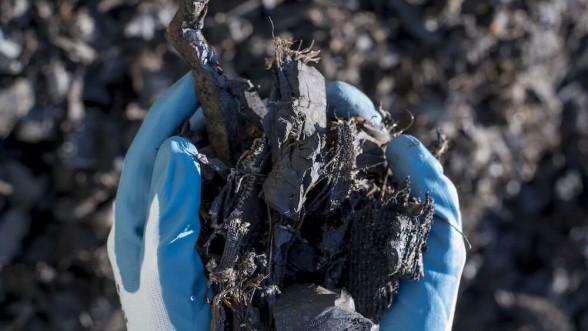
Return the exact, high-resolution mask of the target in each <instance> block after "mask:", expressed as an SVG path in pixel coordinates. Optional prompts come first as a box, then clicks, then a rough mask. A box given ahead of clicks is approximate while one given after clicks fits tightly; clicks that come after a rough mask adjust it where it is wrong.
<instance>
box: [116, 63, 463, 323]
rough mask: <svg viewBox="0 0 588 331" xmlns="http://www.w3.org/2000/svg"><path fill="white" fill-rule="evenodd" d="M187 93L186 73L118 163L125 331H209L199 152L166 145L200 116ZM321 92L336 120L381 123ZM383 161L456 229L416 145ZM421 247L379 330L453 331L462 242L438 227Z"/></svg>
mask: <svg viewBox="0 0 588 331" xmlns="http://www.w3.org/2000/svg"><path fill="white" fill-rule="evenodd" d="M193 86H194V81H193V78H192V75H191V74H188V75H186V76H184V77H183V78H182V79H181V80H179V81H178V82H177V83H176V84H174V86H172V87H171V88H170V89H169V90H168V91H167V92H166V93H165V94H164V95H163V96H162V97H161V98H160V99H159V100H158V101H157V102H156V103H155V104H154V105H153V107H152V108H151V110H150V111H149V112H148V114H147V116H146V117H145V120H144V122H143V125H142V126H141V128H140V130H139V132H138V133H137V136H136V137H135V139H134V141H133V144H132V145H131V147H130V149H129V151H128V154H127V157H126V159H125V164H124V167H123V172H122V175H121V180H120V185H119V191H118V194H117V198H116V202H115V221H114V224H113V227H112V230H111V233H110V236H109V238H108V253H109V258H110V261H111V264H112V267H113V271H114V276H115V281H116V283H117V289H118V291H119V295H120V298H121V304H122V308H123V311H124V312H125V319H126V321H127V327H128V329H129V330H150V329H155V330H171V329H179V330H200V329H201V330H207V329H208V328H209V325H210V317H211V315H210V306H209V304H207V303H206V300H205V294H206V293H205V292H206V282H207V280H206V278H205V276H204V268H203V265H202V261H201V260H200V257H199V256H198V254H197V253H196V250H195V249H194V246H195V244H196V241H197V239H198V235H199V232H200V221H199V218H198V210H199V205H200V190H201V187H200V170H199V167H198V163H197V162H196V161H195V156H196V153H197V151H196V148H195V147H194V146H193V145H192V144H191V143H190V142H188V141H187V140H185V139H183V138H179V137H172V138H167V137H169V136H171V135H172V134H173V132H174V131H175V129H176V128H178V127H179V126H180V124H181V122H182V121H183V119H184V118H186V117H188V116H190V115H192V114H193V113H194V112H195V110H196V109H197V108H198V102H197V100H196V97H195V93H194V88H193ZM327 93H328V99H329V104H330V108H329V109H330V110H331V111H334V112H336V114H337V115H338V116H361V117H365V118H372V120H374V121H375V122H376V123H378V122H379V121H381V119H380V118H379V114H378V113H377V112H376V111H375V109H374V108H373V105H372V104H371V102H370V100H369V98H367V97H366V96H365V95H364V94H363V93H361V92H360V91H358V90H357V89H355V88H353V87H351V86H350V85H347V84H345V83H334V84H331V85H330V86H329V88H328V90H327ZM199 115H201V114H198V113H196V115H195V116H193V117H192V120H191V122H192V125H193V127H202V119H203V117H202V116H199ZM387 156H388V160H389V163H390V166H391V167H392V170H393V172H394V174H395V176H397V178H405V177H407V176H411V178H412V179H413V180H412V189H413V190H412V192H413V194H414V195H416V196H420V197H424V194H425V193H426V192H430V193H431V195H432V196H433V198H434V199H435V207H436V211H435V215H436V218H442V219H444V220H445V221H447V222H450V223H452V224H454V225H455V226H456V227H458V228H461V220H460V215H459V208H458V202H457V194H456V192H455V188H454V187H453V185H452V184H451V182H450V181H449V180H448V179H447V178H446V177H445V176H443V174H442V168H441V166H440V164H439V163H438V162H437V160H435V159H434V158H433V157H432V156H431V155H430V154H429V153H428V151H427V150H426V149H425V148H424V147H423V146H422V145H421V144H420V143H419V142H418V140H416V139H414V138H412V137H409V136H401V137H399V138H397V139H395V140H394V141H393V142H391V143H390V144H389V146H388V149H387ZM185 183H191V185H185ZM428 244H429V247H430V248H429V252H427V254H425V258H424V260H425V278H424V279H423V280H421V281H420V282H408V281H405V282H403V284H402V285H401V289H400V293H399V295H398V297H397V302H396V303H395V305H394V306H393V307H392V309H391V310H390V312H389V313H388V314H387V315H386V316H385V318H384V319H383V321H382V323H381V329H382V330H388V329H391V328H394V329H397V330H438V329H445V328H447V329H448V328H450V327H451V321H452V319H453V311H454V308H455V301H456V296H457V288H458V285H459V278H460V275H461V271H462V269H463V264H464V260H465V250H464V246H463V242H462V241H461V237H460V236H459V235H458V234H456V232H455V231H453V230H452V229H451V228H450V227H449V226H448V225H447V224H444V223H443V222H439V221H436V222H434V224H433V229H432V232H431V235H430V236H429V241H428Z"/></svg>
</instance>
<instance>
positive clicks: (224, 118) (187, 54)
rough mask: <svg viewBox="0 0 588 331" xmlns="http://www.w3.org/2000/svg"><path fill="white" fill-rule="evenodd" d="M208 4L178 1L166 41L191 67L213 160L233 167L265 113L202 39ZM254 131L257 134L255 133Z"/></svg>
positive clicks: (251, 91)
mask: <svg viewBox="0 0 588 331" xmlns="http://www.w3.org/2000/svg"><path fill="white" fill-rule="evenodd" d="M207 11H208V0H202V1H190V0H185V1H182V3H181V6H180V9H179V10H178V12H177V13H176V16H175V17H174V18H173V20H172V22H171V23H170V26H169V28H168V31H167V38H168V40H169V41H170V43H171V44H172V45H174V47H175V48H176V49H177V50H178V51H179V52H180V53H181V54H182V55H183V57H184V59H186V61H188V63H189V64H190V66H191V67H192V70H193V73H194V77H195V82H196V95H197V97H198V100H199V101H200V102H201V104H202V109H203V111H204V115H205V117H206V127H207V132H208V137H209V141H210V144H211V145H212V147H213V149H214V150H215V152H216V155H217V157H218V158H219V159H220V160H222V161H223V162H225V163H226V164H234V163H235V161H236V160H238V159H239V157H240V156H241V153H243V152H244V151H245V150H246V149H247V148H249V146H250V145H251V142H252V141H253V139H255V138H257V137H259V135H257V133H258V132H261V131H260V130H259V128H260V125H261V123H262V120H263V118H264V117H265V114H266V112H267V111H266V109H265V106H264V105H263V103H262V102H261V98H260V97H259V95H257V93H256V92H255V88H254V86H253V85H252V84H251V83H250V82H249V81H247V80H242V79H237V80H230V79H229V78H227V77H226V76H225V74H224V72H223V70H222V68H221V67H220V64H219V62H218V57H217V55H216V53H215V51H214V50H213V49H212V47H210V46H209V45H208V43H207V41H206V39H205V38H204V36H203V35H202V31H201V29H202V26H203V20H204V17H205V16H206V13H207ZM256 129H257V130H256Z"/></svg>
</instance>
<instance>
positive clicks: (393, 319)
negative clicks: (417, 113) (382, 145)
mask: <svg viewBox="0 0 588 331" xmlns="http://www.w3.org/2000/svg"><path fill="white" fill-rule="evenodd" d="M327 96H328V100H327V101H328V103H329V105H330V107H329V109H330V111H331V112H332V114H331V116H332V117H335V116H337V117H348V116H362V117H365V118H379V114H378V112H377V111H376V109H375V108H374V105H373V103H372V102H371V100H369V98H368V97H367V96H366V95H365V94H364V93H363V92H361V91H360V90H358V89H356V88H355V87H353V86H351V85H349V84H347V83H343V82H333V83H331V84H329V85H328V87H327ZM386 157H387V160H388V164H389V166H390V168H391V170H392V173H393V175H394V177H395V180H396V181H399V182H400V181H403V180H405V179H406V178H410V180H411V189H412V191H411V195H412V196H415V197H418V198H420V199H425V196H426V194H427V193H429V194H430V195H431V197H432V198H433V199H434V208H435V217H434V222H433V226H432V229H431V233H430V235H429V238H428V240H427V245H428V250H427V252H426V253H425V254H424V256H423V260H424V266H425V277H424V278H423V279H421V280H420V281H418V282H417V281H408V280H403V281H401V283H400V290H399V293H398V295H397V296H396V298H395V302H394V304H393V306H392V307H391V308H390V310H389V311H388V312H387V313H386V314H385V315H384V317H383V319H382V321H381V322H380V330H383V331H387V330H408V331H412V330H414V331H417V330H418V331H422V330H448V329H450V328H451V324H452V321H453V313H454V310H455V304H456V301H457V293H458V288H459V282H460V278H461V273H462V271H463V266H464V264H465V256H466V254H465V246H464V243H463V238H462V237H461V235H460V234H459V233H458V232H457V231H456V230H455V229H453V228H452V227H451V226H450V225H449V224H447V223H451V224H452V225H453V226H454V227H455V228H457V229H459V230H460V231H461V228H462V223H461V216H460V212H459V201H458V197H457V192H456V190H455V187H454V186H453V184H452V183H451V181H450V180H449V179H448V178H447V177H445V175H443V168H442V166H441V164H440V163H439V162H438V161H437V160H436V159H435V158H434V157H433V155H431V153H429V151H427V149H426V148H425V147H424V146H423V145H422V144H421V143H420V142H419V141H418V140H417V139H416V138H414V137H412V136H409V135H401V136H399V137H397V138H395V139H394V140H392V141H391V142H390V143H389V144H388V146H387V148H386Z"/></svg>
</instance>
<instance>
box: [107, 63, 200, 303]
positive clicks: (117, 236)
mask: <svg viewBox="0 0 588 331" xmlns="http://www.w3.org/2000/svg"><path fill="white" fill-rule="evenodd" d="M197 108H198V101H197V100H196V95H195V91H194V79H193V77H192V75H191V74H187V75H185V76H184V77H182V78H181V79H180V80H178V81H177V82H176V83H175V84H174V85H173V86H172V87H170V88H169V89H168V90H167V91H166V92H165V93H164V95H163V96H161V97H160V98H159V99H158V100H157V102H156V103H155V104H154V105H153V106H152V107H151V109H150V110H149V112H148V113H147V115H146V116H145V119H144V120H143V123H142V125H141V127H140V129H139V131H138V132H137V135H136V136H135V139H134V140H133V143H132V144H131V146H130V148H129V150H128V152H127V155H126V157H125V163H124V166H123V170H122V174H121V179H120V183H119V189H118V192H117V198H116V203H115V204H116V208H115V223H116V226H113V231H114V254H112V255H113V256H114V257H115V261H112V263H116V264H117V265H118V268H119V270H120V273H121V278H122V282H123V286H124V288H125V289H126V290H127V291H129V292H134V291H136V290H137V289H138V286H139V284H138V281H137V280H138V273H139V269H140V266H141V262H142V261H141V247H142V241H143V232H144V227H145V220H146V217H147V209H148V207H149V206H148V205H147V203H148V194H149V188H150V186H151V176H152V174H153V165H154V162H155V157H156V155H157V149H158V148H159V146H160V145H161V144H162V143H163V141H164V140H165V139H166V138H167V137H169V136H171V135H172V134H173V132H174V131H175V130H176V129H177V128H178V127H179V126H180V124H181V123H182V121H183V120H184V119H185V118H187V117H188V116H189V115H191V114H192V113H193V112H194V111H195V110H196V109H197Z"/></svg>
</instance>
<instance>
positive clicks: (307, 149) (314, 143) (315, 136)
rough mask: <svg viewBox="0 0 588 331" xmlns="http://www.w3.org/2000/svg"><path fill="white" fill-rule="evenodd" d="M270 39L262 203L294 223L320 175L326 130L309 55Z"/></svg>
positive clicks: (321, 91) (319, 82)
mask: <svg viewBox="0 0 588 331" xmlns="http://www.w3.org/2000/svg"><path fill="white" fill-rule="evenodd" d="M289 47H290V43H289V42H288V41H285V40H282V39H276V40H275V52H276V54H275V60H274V63H273V69H274V70H273V72H274V88H273V91H272V96H271V98H270V111H269V113H268V116H266V119H265V125H264V130H265V132H266V133H267V135H268V140H269V142H270V147H271V154H272V164H273V167H272V171H271V172H270V173H269V175H268V178H267V179H266V181H265V183H264V184H263V191H264V194H265V199H266V202H267V204H268V205H269V206H270V207H272V208H273V209H274V210H276V211H277V212H279V213H280V214H282V215H283V216H286V217H288V218H290V219H291V220H292V224H293V225H294V226H296V225H297V222H298V221H299V217H300V212H301V211H302V207H303V204H304V202H305V200H306V195H307V194H308V192H309V190H310V189H311V188H312V187H313V186H314V185H315V184H316V182H317V181H318V179H319V176H320V169H321V167H322V162H321V160H320V154H321V150H322V148H323V146H324V144H325V135H326V128H327V97H326V92H325V79H324V77H323V76H322V75H321V73H320V72H319V71H318V70H316V69H315V68H313V67H310V66H308V65H306V64H305V62H308V61H313V60H315V58H314V55H313V54H312V53H311V54H304V53H300V52H295V51H292V50H290V48H289Z"/></svg>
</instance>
